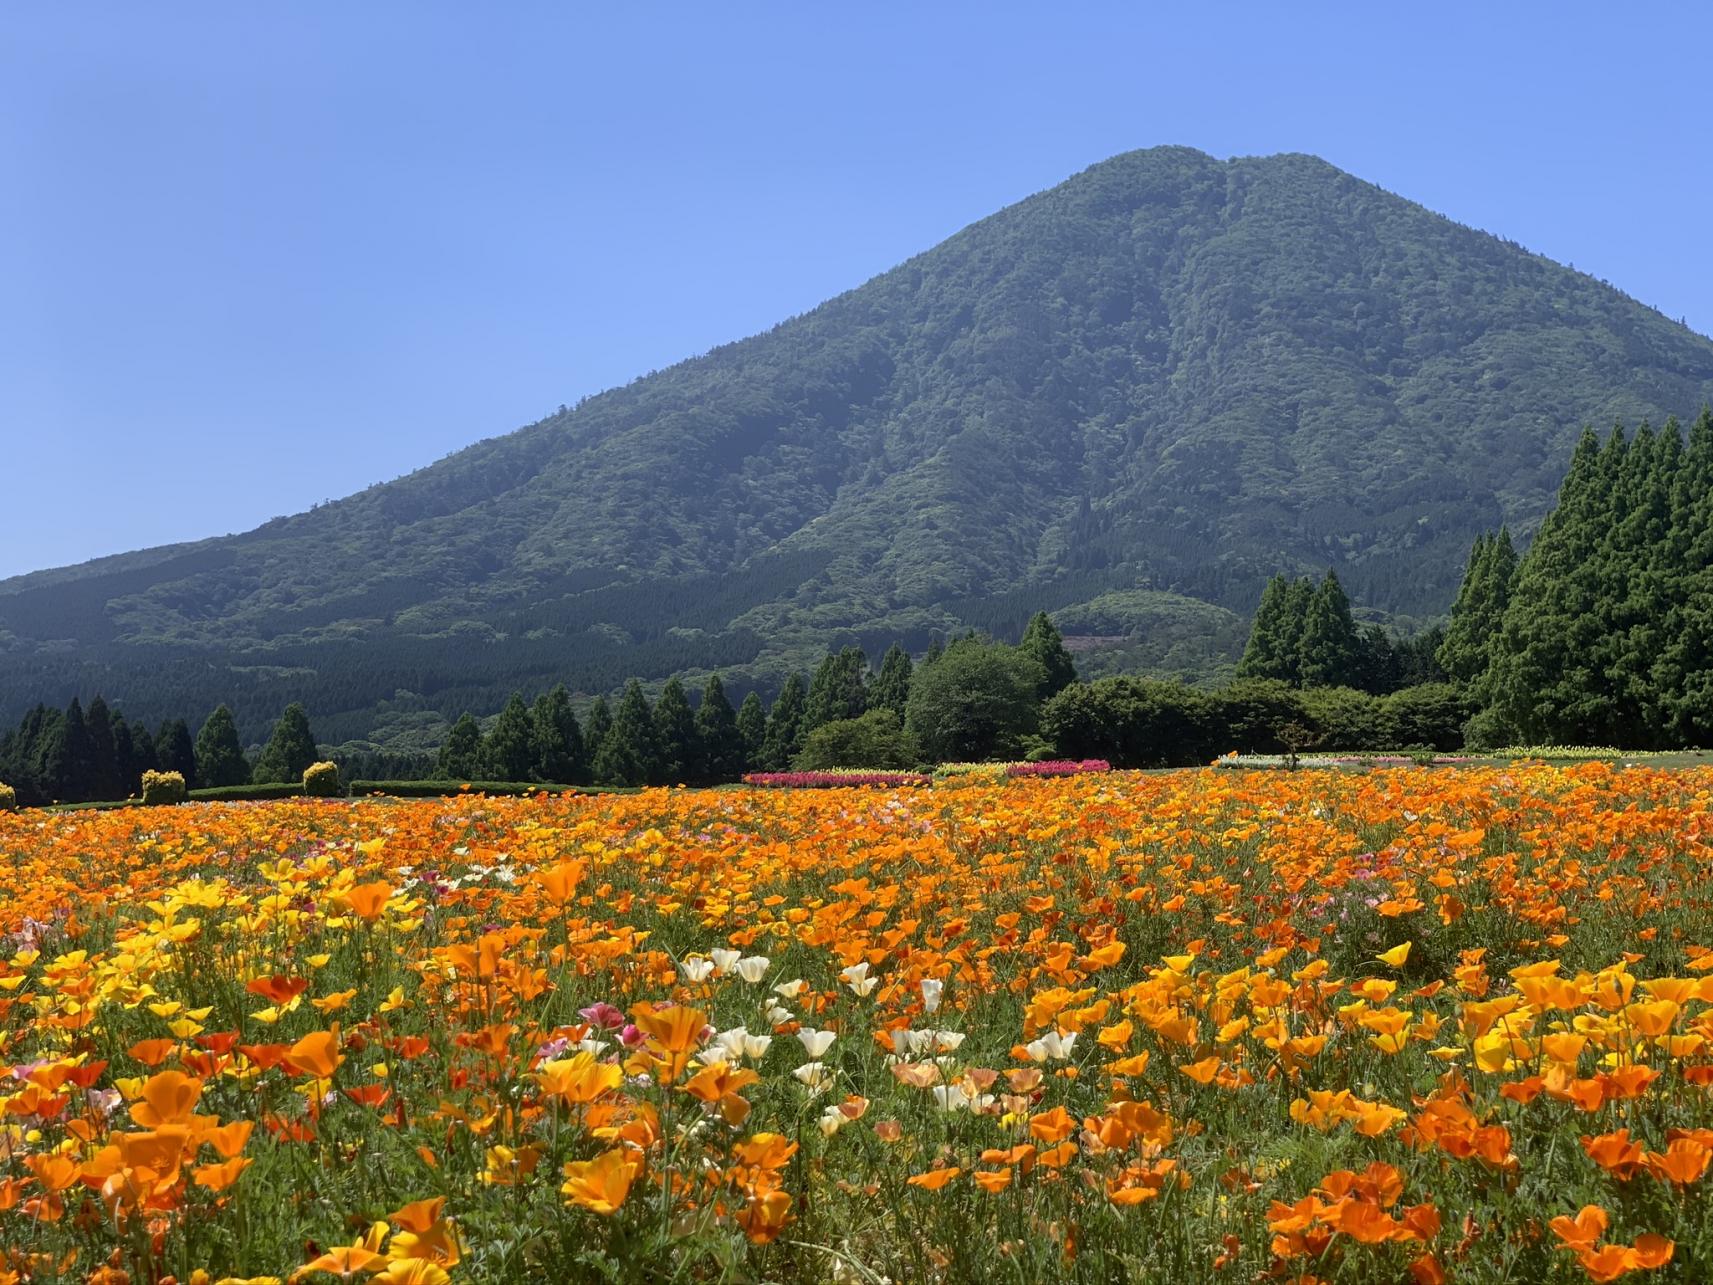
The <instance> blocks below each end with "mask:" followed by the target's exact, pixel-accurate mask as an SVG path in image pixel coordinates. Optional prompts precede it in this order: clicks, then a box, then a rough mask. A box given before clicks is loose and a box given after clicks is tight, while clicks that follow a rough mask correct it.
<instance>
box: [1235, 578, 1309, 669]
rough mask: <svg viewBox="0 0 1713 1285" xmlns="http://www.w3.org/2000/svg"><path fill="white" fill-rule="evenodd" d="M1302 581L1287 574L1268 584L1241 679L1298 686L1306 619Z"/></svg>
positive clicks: (1242, 664) (1239, 666)
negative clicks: (1301, 606) (1300, 600)
mask: <svg viewBox="0 0 1713 1285" xmlns="http://www.w3.org/2000/svg"><path fill="white" fill-rule="evenodd" d="M1298 583H1300V582H1298V581H1294V580H1291V579H1289V578H1287V577H1286V576H1285V575H1284V573H1283V572H1281V573H1280V574H1278V575H1276V576H1274V577H1273V578H1272V579H1271V580H1269V581H1268V582H1267V587H1266V588H1265V589H1263V590H1262V591H1261V602H1260V604H1259V605H1258V606H1257V607H1256V608H1255V622H1254V624H1252V625H1251V626H1250V627H1249V641H1248V642H1247V643H1246V644H1245V645H1244V648H1243V657H1242V659H1240V660H1239V661H1238V662H1237V676H1238V677H1239V678H1276V679H1279V680H1280V681H1282V682H1287V683H1294V682H1297V681H1298V678H1299V667H1300V664H1301V659H1302V657H1301V644H1302V633H1303V621H1302V616H1301V614H1300V613H1299V611H1298V598H1299V594H1298V592H1297V588H1296V586H1297V585H1298Z"/></svg>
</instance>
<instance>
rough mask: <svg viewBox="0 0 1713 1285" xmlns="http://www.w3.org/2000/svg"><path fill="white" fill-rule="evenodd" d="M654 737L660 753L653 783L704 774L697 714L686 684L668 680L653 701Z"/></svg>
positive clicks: (686, 779)
mask: <svg viewBox="0 0 1713 1285" xmlns="http://www.w3.org/2000/svg"><path fill="white" fill-rule="evenodd" d="M654 740H655V744H656V746H658V757H657V759H656V761H655V768H654V771H653V772H652V773H651V774H650V777H649V784H650V785H682V784H685V783H687V782H691V781H695V780H698V779H699V778H700V776H701V759H702V747H701V745H700V743H699V742H698V741H697V739H696V715H695V713H694V712H693V711H692V710H691V708H690V698H689V697H688V696H687V695H685V693H684V684H683V683H681V682H679V681H678V679H677V678H676V677H672V678H669V679H667V680H666V685H665V686H663V687H662V688H661V689H660V699H659V700H657V701H655V703H654Z"/></svg>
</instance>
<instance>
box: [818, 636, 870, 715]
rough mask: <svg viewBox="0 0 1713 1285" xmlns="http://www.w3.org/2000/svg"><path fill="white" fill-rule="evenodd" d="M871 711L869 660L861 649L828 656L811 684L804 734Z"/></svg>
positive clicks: (856, 648)
mask: <svg viewBox="0 0 1713 1285" xmlns="http://www.w3.org/2000/svg"><path fill="white" fill-rule="evenodd" d="M867 708H868V657H867V656H865V655H863V652H862V648H860V647H846V648H845V649H844V650H842V651H839V652H829V653H828V654H827V657H826V659H824V660H823V661H822V662H821V663H820V664H819V665H817V666H816V667H815V676H814V677H813V678H811V679H810V680H809V699H808V704H807V706H806V707H805V710H804V715H803V718H804V724H803V726H804V734H805V735H807V734H808V733H809V732H812V731H814V730H815V729H816V728H817V727H821V726H824V725H825V724H827V723H832V722H837V721H838V720H840V719H846V718H861V717H862V714H863V711H865V710H866V709H867Z"/></svg>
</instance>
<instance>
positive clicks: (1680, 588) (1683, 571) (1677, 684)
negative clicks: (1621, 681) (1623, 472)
mask: <svg viewBox="0 0 1713 1285" xmlns="http://www.w3.org/2000/svg"><path fill="white" fill-rule="evenodd" d="M1671 510H1672V520H1671V536H1670V564H1671V566H1672V568H1673V570H1672V573H1671V574H1670V576H1669V577H1668V579H1667V582H1666V585H1665V594H1666V599H1667V607H1666V618H1665V623H1664V630H1663V632H1664V635H1665V639H1666V641H1665V643H1664V646H1663V647H1662V648H1661V649H1660V654H1659V656H1658V657H1657V658H1656V660H1655V662H1654V668H1653V681H1654V686H1655V688H1656V689H1657V690H1658V691H1659V692H1660V693H1661V695H1662V703H1663V706H1664V708H1663V710H1662V714H1663V717H1664V722H1665V732H1666V735H1667V737H1668V738H1669V740H1670V743H1671V744H1675V745H1694V746H1709V745H1713V410H1708V409H1703V410H1702V412H1701V415H1700V416H1699V418H1697V419H1696V421H1695V423H1694V425H1693V426H1692V427H1691V428H1690V430H1689V440H1688V442H1687V443H1686V444H1685V446H1684V449H1683V454H1682V457H1681V459H1680V461H1679V465H1678V471H1677V476H1676V478H1674V479H1673V482H1672V487H1671Z"/></svg>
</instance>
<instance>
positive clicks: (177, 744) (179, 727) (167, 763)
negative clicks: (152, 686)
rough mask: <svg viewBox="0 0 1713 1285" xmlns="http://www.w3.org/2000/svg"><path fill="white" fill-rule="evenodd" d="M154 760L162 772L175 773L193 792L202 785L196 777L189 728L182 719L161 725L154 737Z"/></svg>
mask: <svg viewBox="0 0 1713 1285" xmlns="http://www.w3.org/2000/svg"><path fill="white" fill-rule="evenodd" d="M155 759H156V766H157V767H158V768H159V769H160V770H161V771H162V772H177V773H178V774H179V775H180V776H182V777H183V778H184V783H185V785H186V786H187V787H188V788H190V789H192V790H194V789H196V788H197V786H199V785H201V784H202V782H201V781H199V780H198V779H197V776H196V745H195V742H193V741H192V740H191V739H190V727H189V726H188V725H187V724H186V723H185V721H184V720H183V719H182V718H173V719H168V720H167V721H166V722H164V723H162V724H161V730H160V731H159V732H158V733H157V734H156V735H155Z"/></svg>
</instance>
